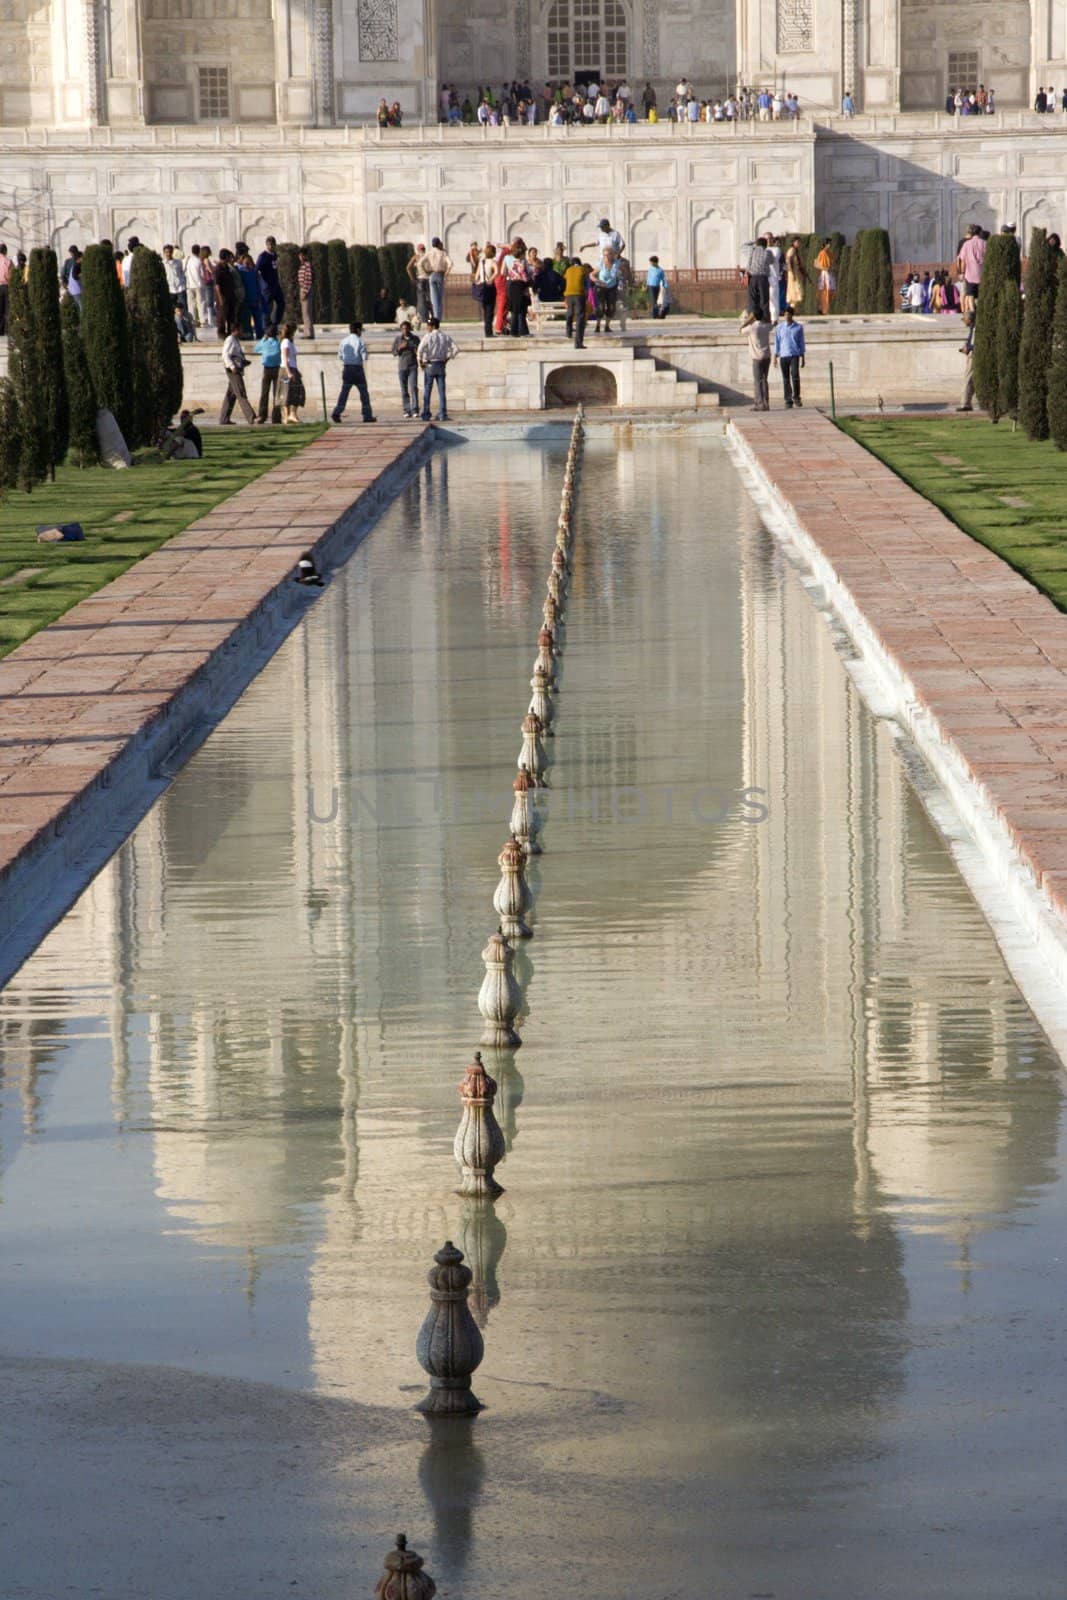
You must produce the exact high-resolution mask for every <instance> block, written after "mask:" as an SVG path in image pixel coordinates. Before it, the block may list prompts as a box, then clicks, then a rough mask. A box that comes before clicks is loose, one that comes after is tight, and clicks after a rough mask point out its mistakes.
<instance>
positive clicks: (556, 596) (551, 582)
mask: <svg viewBox="0 0 1067 1600" xmlns="http://www.w3.org/2000/svg"><path fill="white" fill-rule="evenodd" d="M548 592H549V594H550V595H551V596H552V598H553V600H554V601H555V602H556V604H557V605H558V606H562V605H563V596H564V594H565V593H566V589H565V586H564V583H563V580H562V578H561V577H560V575H559V573H558V572H557V571H556V569H555V567H553V568H552V571H551V572H550V573H549V575H548Z"/></svg>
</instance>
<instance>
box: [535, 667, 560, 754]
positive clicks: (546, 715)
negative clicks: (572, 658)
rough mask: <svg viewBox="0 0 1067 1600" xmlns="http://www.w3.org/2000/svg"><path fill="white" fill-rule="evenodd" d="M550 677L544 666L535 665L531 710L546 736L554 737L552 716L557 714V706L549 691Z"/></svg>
mask: <svg viewBox="0 0 1067 1600" xmlns="http://www.w3.org/2000/svg"><path fill="white" fill-rule="evenodd" d="M548 681H549V680H548V678H547V676H546V674H545V670H544V668H543V667H539V666H538V667H534V674H533V677H532V678H531V679H530V688H531V689H532V690H533V698H532V699H531V701H530V710H531V711H532V712H533V714H534V716H535V717H536V718H537V720H538V722H540V724H541V727H542V729H543V731H544V734H545V737H546V738H549V739H551V738H552V718H553V717H554V716H555V714H556V711H555V707H554V706H553V704H552V696H551V695H550V694H549V692H548Z"/></svg>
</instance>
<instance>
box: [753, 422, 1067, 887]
mask: <svg viewBox="0 0 1067 1600" xmlns="http://www.w3.org/2000/svg"><path fill="white" fill-rule="evenodd" d="M731 426H732V427H733V428H734V429H735V430H736V432H737V435H738V436H739V442H740V445H741V449H742V453H749V454H750V455H751V457H752V458H753V459H754V461H755V463H756V464H757V465H758V467H759V469H760V470H761V471H762V473H763V475H764V476H765V477H766V478H767V479H768V480H769V481H770V482H771V483H772V484H773V485H774V488H775V491H776V492H777V494H778V495H779V496H780V498H781V499H782V500H784V501H785V502H787V503H788V505H789V506H791V507H792V509H793V511H794V512H795V514H796V519H797V522H798V524H799V526H800V528H801V531H802V532H803V533H805V534H807V536H808V537H809V538H810V539H811V540H812V541H813V542H814V543H815V544H816V545H817V547H818V549H819V550H820V551H821V552H822V553H823V554H824V555H825V556H826V558H827V559H828V561H829V562H830V564H831V565H832V567H833V570H834V572H835V573H836V574H837V577H838V578H839V580H840V582H841V584H842V585H843V586H844V589H845V590H846V591H847V593H848V594H849V595H850V596H851V597H852V599H853V600H854V602H855V604H856V606H857V607H858V609H859V610H860V611H861V612H862V614H863V617H864V618H865V619H866V621H867V623H868V624H869V626H870V631H871V634H872V636H873V638H874V640H875V641H876V642H877V643H878V644H880V645H881V647H882V649H883V650H884V651H885V653H886V655H887V656H888V657H889V659H890V661H891V662H892V663H893V664H894V665H895V666H896V668H897V670H898V671H899V673H900V674H901V676H902V677H903V678H905V679H906V680H907V682H908V684H909V686H910V689H911V691H912V694H913V698H914V702H915V704H916V707H917V709H918V710H919V711H920V712H921V711H926V712H929V713H930V715H931V716H932V717H933V718H934V719H935V721H936V725H937V730H938V733H939V736H940V738H941V739H942V740H943V741H944V742H945V744H946V745H948V746H949V747H951V750H952V752H953V753H954V754H957V755H958V756H959V757H960V758H962V761H963V762H965V763H966V768H967V769H968V771H969V775H970V776H971V777H973V779H974V780H975V782H976V783H977V785H978V786H979V790H980V793H981V795H982V797H983V799H984V802H985V804H986V806H987V807H988V808H989V810H990V812H991V813H992V814H993V815H994V816H995V817H996V818H997V819H998V820H999V821H1000V822H1001V823H1002V824H1003V826H1004V827H1005V828H1006V829H1007V832H1008V835H1009V837H1010V840H1011V842H1012V844H1013V846H1014V849H1015V851H1016V853H1017V856H1018V858H1019V859H1020V860H1021V861H1022V862H1024V863H1025V864H1026V865H1027V866H1028V867H1029V869H1030V871H1031V872H1032V874H1033V876H1034V878H1035V879H1036V881H1037V883H1038V884H1039V885H1040V886H1041V888H1042V889H1043V890H1044V891H1045V894H1046V896H1047V898H1048V900H1049V901H1050V902H1051V904H1052V905H1053V907H1054V908H1055V909H1056V910H1057V911H1058V912H1059V913H1060V915H1061V916H1064V917H1067V616H1065V615H1064V614H1063V613H1062V612H1060V611H1058V610H1057V609H1056V607H1055V606H1054V605H1053V604H1052V602H1051V600H1048V599H1047V598H1046V597H1045V596H1044V595H1042V594H1039V593H1038V591H1037V590H1036V589H1034V588H1033V586H1032V585H1031V584H1030V583H1029V582H1028V581H1027V580H1026V579H1025V578H1022V577H1020V576H1019V574H1018V573H1016V572H1013V571H1012V569H1011V568H1010V567H1008V566H1007V565H1006V564H1005V563H1004V562H1003V561H1001V559H1000V558H999V556H996V555H994V554H993V553H992V552H991V551H989V550H986V549H985V547H984V546H983V545H980V544H978V543H977V542H976V541H975V540H973V539H971V538H970V537H969V536H968V535H967V534H965V533H963V532H962V531H961V530H960V529H959V528H957V527H956V525H955V524H954V523H952V522H950V521H949V519H948V518H947V517H945V516H944V515H943V514H942V513H941V512H940V511H938V510H937V509H936V508H935V507H934V506H932V505H930V503H929V502H928V501H926V500H924V499H923V498H922V496H921V495H919V494H917V493H916V492H915V491H914V490H913V489H910V488H908V486H907V485H906V484H905V483H903V482H902V481H901V480H900V479H899V478H898V477H896V475H895V474H894V473H893V472H891V471H890V470H889V468H888V467H886V466H884V465H883V464H882V463H881V462H880V461H877V460H876V459H875V458H874V457H873V456H872V455H869V454H868V453H867V451H866V450H864V449H863V448H862V446H860V445H858V444H856V443H855V441H854V440H852V439H849V438H847V437H846V436H845V435H844V434H842V433H840V432H839V431H838V430H837V428H835V427H834V426H833V424H832V423H831V422H830V421H829V420H828V419H827V418H825V417H822V416H819V415H818V414H816V413H809V412H805V413H803V414H802V415H799V416H798V415H797V414H795V413H794V415H793V416H792V417H790V416H789V415H788V414H787V413H786V412H784V411H782V412H778V413H775V412H771V413H770V414H768V415H767V416H762V415H751V414H750V415H748V416H744V417H737V418H735V419H734V420H733V421H732V423H731Z"/></svg>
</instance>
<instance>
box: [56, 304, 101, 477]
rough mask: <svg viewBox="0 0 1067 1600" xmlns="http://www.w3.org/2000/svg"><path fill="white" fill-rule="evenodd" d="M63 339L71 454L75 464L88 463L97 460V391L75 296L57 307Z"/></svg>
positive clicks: (91, 463)
mask: <svg viewBox="0 0 1067 1600" xmlns="http://www.w3.org/2000/svg"><path fill="white" fill-rule="evenodd" d="M59 313H60V322H61V324H62V339H63V374H64V377H65V378H66V382H67V403H68V406H69V409H70V456H71V459H72V460H73V461H74V463H75V465H76V466H79V467H91V466H95V464H96V463H97V462H98V461H99V460H100V446H99V444H98V442H97V438H96V395H95V394H94V393H93V380H92V378H91V377H90V376H89V363H88V361H86V359H85V346H84V345H83V344H82V331H81V317H80V316H79V314H78V307H77V303H76V302H75V301H74V300H70V299H67V300H64V301H63V302H62V304H61V305H60V308H59Z"/></svg>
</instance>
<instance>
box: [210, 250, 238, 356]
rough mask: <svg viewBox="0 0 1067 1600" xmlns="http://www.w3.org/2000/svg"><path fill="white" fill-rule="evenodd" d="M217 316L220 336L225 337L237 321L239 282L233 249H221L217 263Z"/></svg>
mask: <svg viewBox="0 0 1067 1600" xmlns="http://www.w3.org/2000/svg"><path fill="white" fill-rule="evenodd" d="M215 316H216V318H217V322H218V333H219V338H220V339H225V338H226V337H227V335H228V334H229V332H230V328H231V325H234V326H235V325H236V323H237V283H236V275H235V272H234V265H233V251H232V250H220V251H219V259H218V260H217V261H216V263H215Z"/></svg>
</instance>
